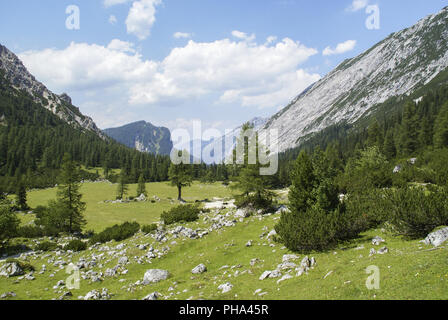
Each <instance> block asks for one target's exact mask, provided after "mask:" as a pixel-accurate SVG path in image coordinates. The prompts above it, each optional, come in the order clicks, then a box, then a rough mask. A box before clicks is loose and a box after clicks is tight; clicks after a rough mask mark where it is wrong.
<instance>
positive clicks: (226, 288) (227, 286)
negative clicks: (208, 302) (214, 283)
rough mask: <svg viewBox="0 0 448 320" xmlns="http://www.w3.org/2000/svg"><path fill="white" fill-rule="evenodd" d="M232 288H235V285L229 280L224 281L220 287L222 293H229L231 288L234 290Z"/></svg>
mask: <svg viewBox="0 0 448 320" xmlns="http://www.w3.org/2000/svg"><path fill="white" fill-rule="evenodd" d="M232 288H233V285H232V284H231V283H230V282H227V283H224V284H222V285H220V286H219V287H218V290H220V291H221V293H227V292H229V291H230V290H232Z"/></svg>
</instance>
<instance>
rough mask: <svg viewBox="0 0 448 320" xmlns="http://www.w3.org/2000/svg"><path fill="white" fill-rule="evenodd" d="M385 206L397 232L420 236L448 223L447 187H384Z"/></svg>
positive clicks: (415, 237) (413, 236)
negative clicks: (386, 188)
mask: <svg viewBox="0 0 448 320" xmlns="http://www.w3.org/2000/svg"><path fill="white" fill-rule="evenodd" d="M384 202H385V206H384V207H385V210H388V211H389V212H390V222H391V224H392V226H393V228H394V231H396V232H397V233H398V234H400V235H403V236H406V237H409V238H412V239H417V238H423V237H426V235H427V234H428V233H430V232H431V231H432V230H434V229H435V228H436V227H439V226H443V225H447V224H448V191H447V189H446V188H437V187H428V189H427V190H426V189H425V188H422V187H412V188H400V189H397V190H388V191H386V198H385V201H384Z"/></svg>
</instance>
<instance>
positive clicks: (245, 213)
mask: <svg viewBox="0 0 448 320" xmlns="http://www.w3.org/2000/svg"><path fill="white" fill-rule="evenodd" d="M234 217H235V218H248V217H250V211H249V210H248V209H238V210H237V211H236V213H235V215H234Z"/></svg>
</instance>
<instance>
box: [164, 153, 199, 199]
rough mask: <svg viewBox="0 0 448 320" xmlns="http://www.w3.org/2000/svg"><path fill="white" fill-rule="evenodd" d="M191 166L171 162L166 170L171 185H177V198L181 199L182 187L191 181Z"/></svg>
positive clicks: (187, 185) (188, 184)
mask: <svg viewBox="0 0 448 320" xmlns="http://www.w3.org/2000/svg"><path fill="white" fill-rule="evenodd" d="M183 152H185V151H183ZM191 169H192V166H191V165H190V164H185V163H180V164H174V163H171V166H170V168H169V170H168V177H169V180H170V181H171V185H172V186H174V187H177V192H178V197H177V200H179V201H183V199H182V188H185V187H189V186H190V185H191V183H192V182H193V173H192V170H191Z"/></svg>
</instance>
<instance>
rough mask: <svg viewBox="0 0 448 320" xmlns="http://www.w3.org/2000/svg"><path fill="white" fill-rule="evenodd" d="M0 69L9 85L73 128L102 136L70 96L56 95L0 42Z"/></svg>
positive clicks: (64, 94)
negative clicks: (74, 104)
mask: <svg viewBox="0 0 448 320" xmlns="http://www.w3.org/2000/svg"><path fill="white" fill-rule="evenodd" d="M0 70H2V71H3V73H2V77H4V78H5V79H6V80H7V81H8V82H9V83H10V84H11V87H12V88H14V89H16V90H19V91H24V92H26V93H27V94H29V95H30V96H31V97H32V99H33V101H34V102H35V103H37V104H40V105H42V106H43V107H44V108H45V109H47V110H49V111H50V112H52V113H53V114H55V115H56V116H57V117H58V118H60V119H61V120H63V121H65V122H67V123H68V124H70V125H71V126H73V127H74V128H80V129H85V130H87V131H91V132H94V133H95V134H97V135H98V136H100V137H102V138H103V137H104V136H103V134H102V132H101V130H99V129H98V128H97V126H96V124H95V123H94V122H93V120H92V119H91V118H89V117H87V116H85V115H83V114H82V113H81V112H80V111H79V109H78V108H76V107H75V106H73V104H72V100H71V98H70V97H69V96H68V95H67V94H66V93H63V94H61V95H57V94H55V93H53V92H51V91H50V90H48V89H47V87H45V85H43V84H42V83H41V82H39V81H37V80H36V78H35V77H34V76H33V75H32V74H30V73H29V72H28V70H27V69H26V68H25V66H24V65H23V63H22V62H21V61H20V59H19V58H18V57H17V56H16V55H15V54H14V53H12V52H11V51H9V50H8V49H7V48H6V47H4V46H2V45H1V44H0Z"/></svg>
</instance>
